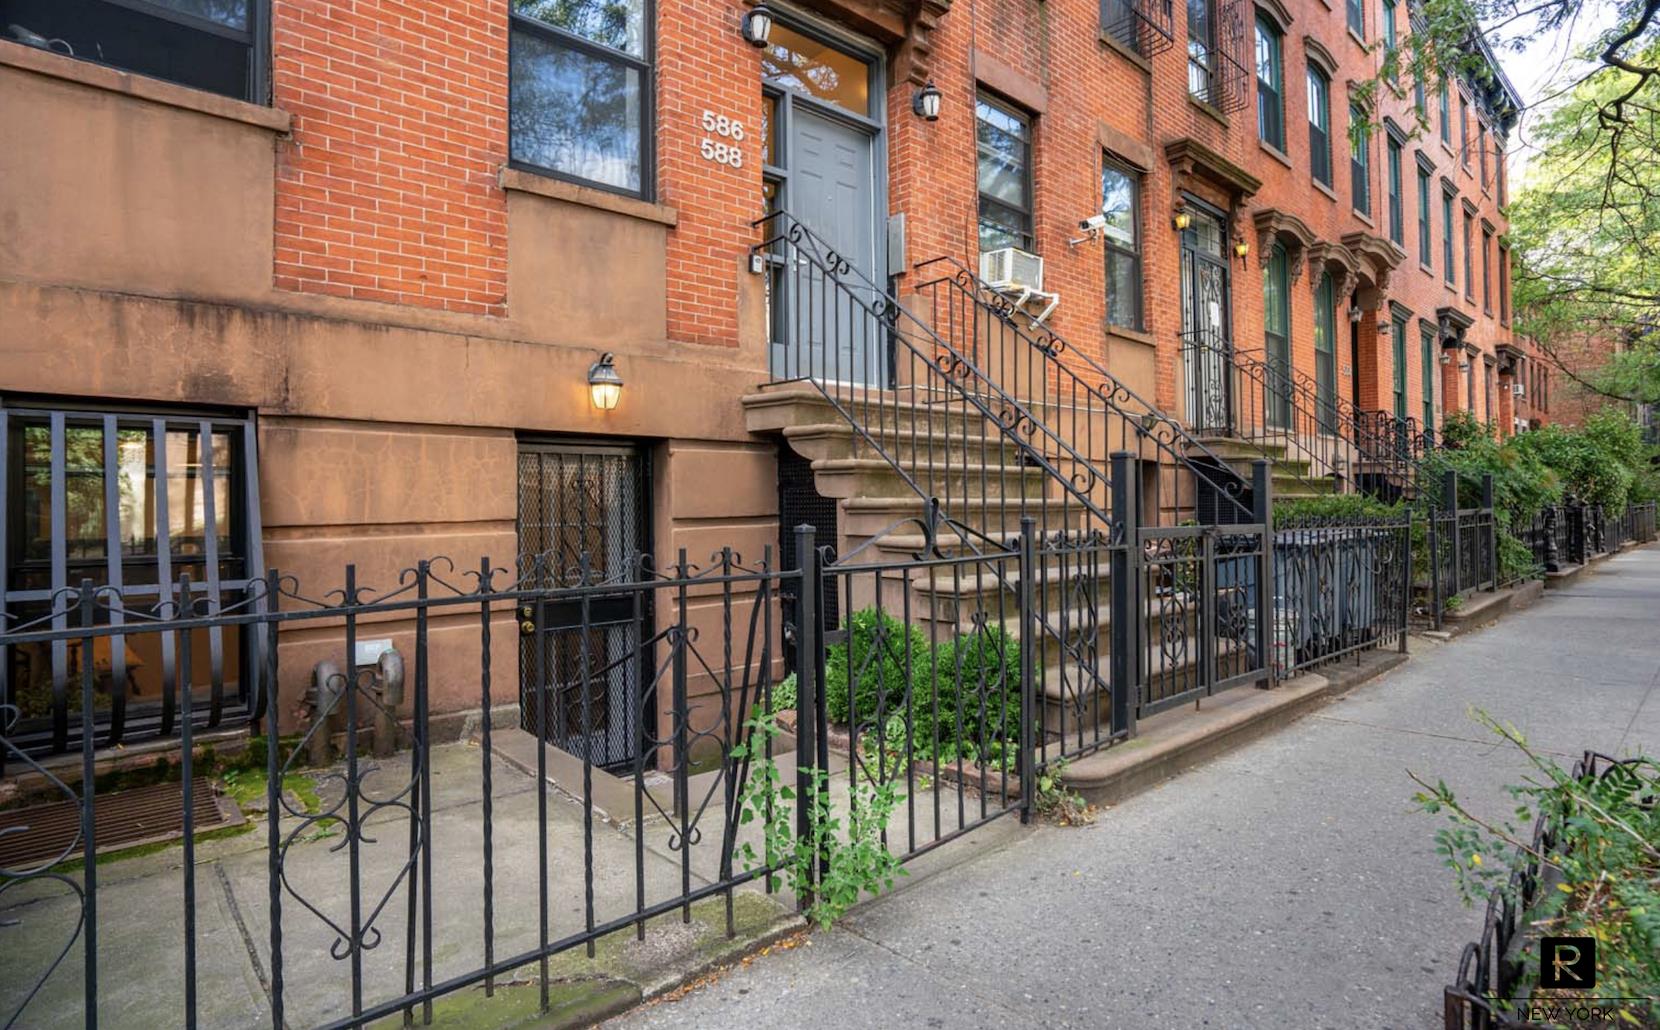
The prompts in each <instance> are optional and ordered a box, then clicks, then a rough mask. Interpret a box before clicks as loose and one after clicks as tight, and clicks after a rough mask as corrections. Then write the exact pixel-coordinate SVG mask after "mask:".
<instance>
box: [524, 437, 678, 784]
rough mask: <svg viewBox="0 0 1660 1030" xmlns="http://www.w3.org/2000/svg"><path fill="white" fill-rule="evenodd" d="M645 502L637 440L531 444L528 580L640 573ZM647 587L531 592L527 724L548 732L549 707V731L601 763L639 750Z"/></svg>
mask: <svg viewBox="0 0 1660 1030" xmlns="http://www.w3.org/2000/svg"><path fill="white" fill-rule="evenodd" d="M645 508H646V505H645V464H644V458H643V456H642V455H641V454H640V453H639V452H638V451H637V450H635V449H633V448H628V447H606V446H598V445H594V446H583V445H572V444H521V445H520V449H519V519H518V524H519V527H518V528H519V569H518V571H519V577H520V579H521V581H522V582H523V583H525V584H526V586H527V587H529V586H530V585H531V584H534V588H535V589H540V590H554V589H556V588H560V587H572V586H579V585H583V584H590V585H593V584H602V583H608V582H621V581H623V580H625V579H627V578H629V577H632V576H633V575H635V573H636V569H637V557H638V556H639V555H640V554H642V553H643V552H644V550H645V546H646V536H645V532H646V525H647V518H646V511H645ZM560 596H561V598H565V597H568V594H562V595H560ZM647 597H649V594H646V593H643V592H639V591H636V592H633V593H618V594H616V595H607V594H605V593H597V594H592V595H589V596H588V598H587V601H586V604H584V603H582V602H578V601H572V600H568V599H561V600H557V601H555V600H552V599H538V598H536V597H535V596H534V595H531V596H529V597H527V598H526V599H525V600H524V601H522V602H521V607H520V609H519V612H518V615H519V619H518V622H519V633H520V636H519V725H520V726H521V727H522V728H524V729H526V730H529V731H530V732H532V733H538V727H537V714H538V713H539V712H540V713H541V715H542V726H541V727H540V732H539V735H540V736H541V737H542V738H543V739H544V740H547V741H548V742H549V743H551V744H553V745H554V746H555V747H558V748H560V749H562V750H565V751H568V752H570V753H571V754H574V755H577V756H579V757H586V758H587V759H589V760H590V761H592V762H593V763H594V764H595V765H599V766H616V765H621V764H624V763H628V762H632V761H633V760H634V758H635V756H636V755H638V754H639V748H640V739H641V732H642V720H643V718H644V717H645V715H646V706H647V705H648V704H649V699H647V698H644V697H642V696H641V694H642V691H641V683H642V682H643V677H642V675H641V663H642V661H643V660H644V658H643V656H642V653H641V641H642V640H644V639H646V638H647V636H648V635H649V626H650V619H651V612H650V611H649V609H648V608H646V607H644V604H645V598H647ZM584 608H586V611H584ZM538 691H541V692H542V694H543V696H542V697H540V698H539V697H538Z"/></svg>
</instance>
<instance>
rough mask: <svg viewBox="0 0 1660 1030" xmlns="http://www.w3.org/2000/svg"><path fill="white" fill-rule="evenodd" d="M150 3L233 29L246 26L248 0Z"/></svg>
mask: <svg viewBox="0 0 1660 1030" xmlns="http://www.w3.org/2000/svg"><path fill="white" fill-rule="evenodd" d="M150 3H152V4H154V5H155V6H157V7H165V8H167V9H168V10H170V11H177V12H178V13H180V14H188V15H191V16H192V17H196V18H200V19H202V20H203V21H211V22H214V23H215V24H218V25H224V26H227V27H229V28H233V29H245V28H247V27H248V0H150Z"/></svg>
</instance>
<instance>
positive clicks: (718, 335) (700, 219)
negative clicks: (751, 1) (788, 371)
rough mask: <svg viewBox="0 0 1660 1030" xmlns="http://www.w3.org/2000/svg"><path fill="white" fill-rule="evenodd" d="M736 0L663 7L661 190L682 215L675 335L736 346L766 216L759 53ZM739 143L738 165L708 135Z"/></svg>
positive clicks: (675, 261)
mask: <svg viewBox="0 0 1660 1030" xmlns="http://www.w3.org/2000/svg"><path fill="white" fill-rule="evenodd" d="M747 9H748V5H746V4H743V3H740V2H737V0H674V2H672V3H663V4H660V5H659V7H658V37H657V55H658V69H659V72H658V75H659V78H658V116H659V122H658V133H657V139H658V168H659V173H660V177H659V180H658V181H659V184H660V196H661V199H662V200H663V202H664V203H667V204H672V205H674V207H675V208H676V209H677V210H678V211H679V213H680V223H679V225H678V226H677V227H676V229H675V231H674V232H673V233H672V234H671V235H670V237H669V249H668V266H667V267H668V279H669V283H668V288H669V292H668V296H669V335H670V337H671V338H673V339H675V340H678V341H682V342H686V343H696V344H715V345H721V346H735V345H736V344H737V336H738V321H737V319H738V315H737V308H736V305H735V304H734V298H735V296H736V293H737V289H738V276H739V275H740V274H747V273H744V272H743V271H742V267H743V259H744V257H745V255H746V254H747V252H748V248H749V246H750V244H751V243H752V242H753V241H754V240H755V239H756V235H755V232H754V231H753V230H752V229H751V228H750V223H751V222H753V221H754V220H755V219H757V218H759V217H760V216H761V214H762V200H761V166H762V161H763V157H764V155H763V149H762V144H763V133H762V121H763V118H762V107H761V59H760V54H759V52H758V51H757V50H755V49H754V48H753V47H751V46H749V45H748V44H746V43H745V42H744V39H743V37H742V35H741V34H740V33H739V23H740V19H741V17H742V14H743V12H744V11H745V10H747ZM705 110H707V111H709V112H711V113H712V114H714V115H716V116H721V115H724V116H726V117H728V118H730V119H733V120H734V121H737V122H739V123H741V124H742V125H743V131H744V139H743V140H742V141H735V140H734V139H733V138H732V137H730V136H724V137H723V136H721V135H719V134H718V133H716V132H707V131H705V130H704V128H703V124H702V121H703V112H704V111H705ZM705 138H707V139H709V140H711V141H712V142H721V143H726V144H727V145H729V146H732V145H735V146H738V147H739V148H740V150H741V153H742V154H743V158H742V165H741V167H736V168H734V167H732V166H730V165H726V164H719V163H716V162H714V161H710V160H707V159H706V158H704V157H703V155H702V151H701V144H702V141H703V140H704V139H705Z"/></svg>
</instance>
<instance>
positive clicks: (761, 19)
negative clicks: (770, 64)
mask: <svg viewBox="0 0 1660 1030" xmlns="http://www.w3.org/2000/svg"><path fill="white" fill-rule="evenodd" d="M743 30H744V39H745V40H746V41H748V43H749V45H750V46H752V47H757V48H759V47H764V46H766V45H767V42H768V41H769V40H770V39H771V38H772V8H770V7H768V6H767V5H766V4H756V5H755V6H754V7H751V8H750V9H749V10H747V11H745V12H744V20H743Z"/></svg>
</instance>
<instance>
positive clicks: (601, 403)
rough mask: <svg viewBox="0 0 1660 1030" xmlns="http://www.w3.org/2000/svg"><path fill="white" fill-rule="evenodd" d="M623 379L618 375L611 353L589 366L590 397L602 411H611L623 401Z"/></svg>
mask: <svg viewBox="0 0 1660 1030" xmlns="http://www.w3.org/2000/svg"><path fill="white" fill-rule="evenodd" d="M622 388H623V378H622V376H620V375H618V374H617V366H616V365H614V364H613V363H612V355H611V352H610V351H606V352H605V353H604V354H601V355H600V356H599V360H598V361H596V362H594V363H593V364H592V365H589V366H588V396H589V398H590V399H592V400H593V402H594V407H596V408H598V409H599V410H600V411H611V410H612V409H614V408H615V407H616V406H617V401H619V400H621V399H622Z"/></svg>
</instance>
